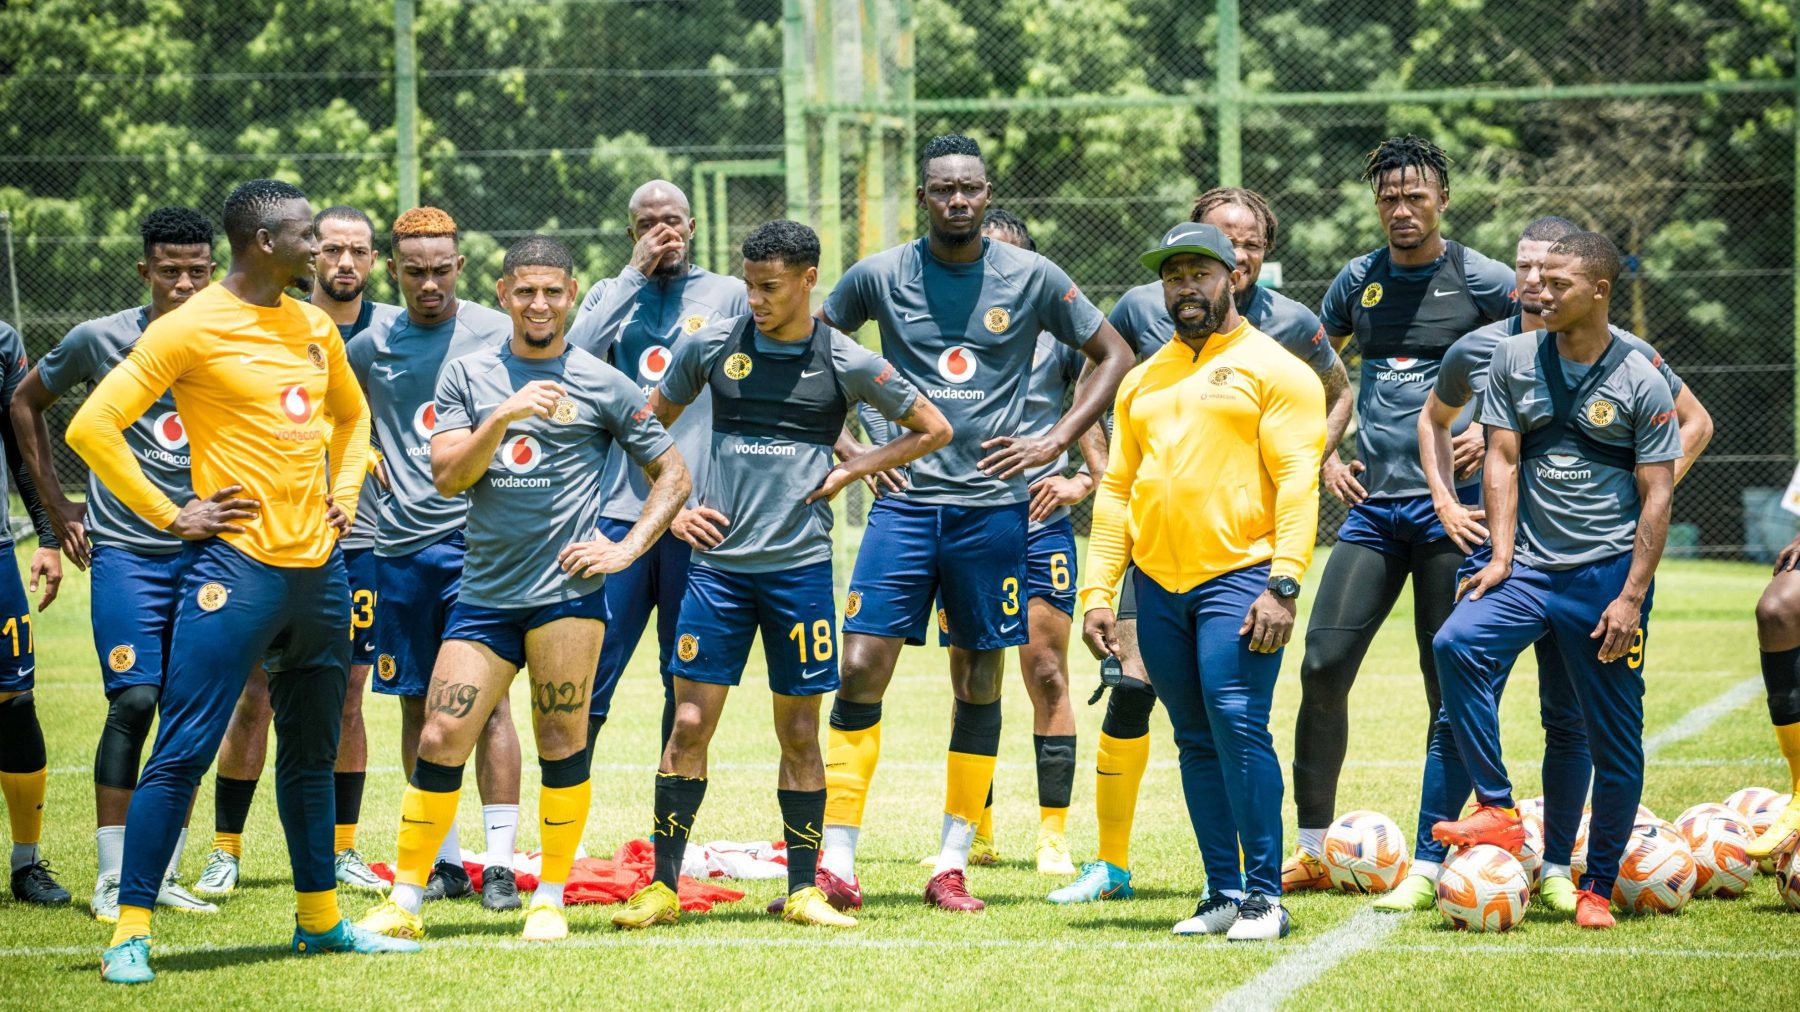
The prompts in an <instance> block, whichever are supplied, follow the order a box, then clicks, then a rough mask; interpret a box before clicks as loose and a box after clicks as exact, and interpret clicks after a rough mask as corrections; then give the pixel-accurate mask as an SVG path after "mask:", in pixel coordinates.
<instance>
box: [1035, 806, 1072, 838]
mask: <svg viewBox="0 0 1800 1012" xmlns="http://www.w3.org/2000/svg"><path fill="white" fill-rule="evenodd" d="M1068 824H1069V810H1068V809H1067V808H1039V809H1038V835H1039V836H1062V835H1063V832H1064V829H1063V827H1065V826H1067V825H1068Z"/></svg>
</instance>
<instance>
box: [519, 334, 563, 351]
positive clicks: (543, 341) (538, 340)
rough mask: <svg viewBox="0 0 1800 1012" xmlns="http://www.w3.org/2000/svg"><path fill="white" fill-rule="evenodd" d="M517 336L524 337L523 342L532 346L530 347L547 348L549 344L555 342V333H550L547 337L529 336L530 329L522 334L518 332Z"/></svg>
mask: <svg viewBox="0 0 1800 1012" xmlns="http://www.w3.org/2000/svg"><path fill="white" fill-rule="evenodd" d="M519 336H520V337H523V338H524V339H525V344H526V345H527V346H528V347H532V348H548V347H550V346H551V345H553V344H555V343H556V337H557V335H556V334H551V335H550V336H549V337H533V336H531V331H529V330H527V331H525V332H524V333H523V334H520V335H519Z"/></svg>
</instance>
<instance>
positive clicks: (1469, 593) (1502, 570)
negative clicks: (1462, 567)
mask: <svg viewBox="0 0 1800 1012" xmlns="http://www.w3.org/2000/svg"><path fill="white" fill-rule="evenodd" d="M1511 575H1512V567H1511V566H1508V565H1502V564H1500V563H1498V562H1490V563H1488V564H1487V565H1485V566H1482V567H1481V569H1480V571H1479V572H1477V573H1476V574H1475V575H1474V576H1471V577H1469V578H1468V579H1467V580H1464V581H1463V582H1462V583H1461V584H1459V585H1458V586H1457V588H1456V599H1457V600H1458V601H1461V600H1462V599H1463V598H1465V597H1466V598H1468V599H1469V600H1471V601H1479V600H1481V597H1482V595H1483V594H1486V593H1487V592H1488V591H1490V590H1493V589H1494V588H1495V587H1498V586H1500V585H1501V584H1502V583H1505V582H1506V578H1507V577H1509V576H1511Z"/></svg>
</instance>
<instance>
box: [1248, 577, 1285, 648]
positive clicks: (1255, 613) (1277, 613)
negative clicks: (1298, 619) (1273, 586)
mask: <svg viewBox="0 0 1800 1012" xmlns="http://www.w3.org/2000/svg"><path fill="white" fill-rule="evenodd" d="M1296 610H1297V606H1296V603H1295V602H1294V601H1292V600H1289V599H1285V598H1279V597H1276V596H1275V592H1274V591H1270V590H1265V591H1263V592H1262V593H1261V594H1258V595H1256V600H1254V601H1252V602H1250V610H1249V611H1248V612H1246V613H1245V615H1244V624H1243V626H1242V627H1240V628H1239V629H1238V635H1239V636H1243V635H1245V634H1248V635H1249V637H1250V650H1251V652H1253V653H1259V654H1272V653H1274V652H1275V651H1277V650H1280V649H1281V648H1282V647H1285V646H1287V642H1288V638H1289V637H1291V636H1293V635H1294V613H1295V611H1296Z"/></svg>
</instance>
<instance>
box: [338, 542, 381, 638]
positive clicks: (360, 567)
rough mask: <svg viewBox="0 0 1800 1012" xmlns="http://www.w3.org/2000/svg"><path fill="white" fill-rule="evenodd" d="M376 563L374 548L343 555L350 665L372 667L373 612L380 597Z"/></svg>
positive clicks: (356, 550) (349, 550)
mask: <svg viewBox="0 0 1800 1012" xmlns="http://www.w3.org/2000/svg"><path fill="white" fill-rule="evenodd" d="M377 568H378V561H377V559H376V557H375V549H373V548H350V549H345V551H344V569H345V571H346V572H347V573H349V575H350V663H351V664H352V665H356V664H374V663H375V609H376V608H377V607H379V602H380V594H379V593H378V591H379V589H380V588H379V587H378V586H377V585H376V580H377Z"/></svg>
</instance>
